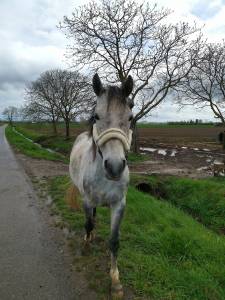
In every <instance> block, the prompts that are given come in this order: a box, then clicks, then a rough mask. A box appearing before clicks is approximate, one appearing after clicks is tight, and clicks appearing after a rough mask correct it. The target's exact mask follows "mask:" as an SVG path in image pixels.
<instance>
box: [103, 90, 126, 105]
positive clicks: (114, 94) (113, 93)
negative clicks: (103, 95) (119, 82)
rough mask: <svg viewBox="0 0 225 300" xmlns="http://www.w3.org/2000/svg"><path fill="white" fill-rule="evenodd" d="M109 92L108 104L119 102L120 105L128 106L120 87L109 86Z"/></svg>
mask: <svg viewBox="0 0 225 300" xmlns="http://www.w3.org/2000/svg"><path fill="white" fill-rule="evenodd" d="M107 91H108V104H110V102H112V101H116V102H118V104H124V105H125V104H126V98H125V97H124V95H123V92H122V90H121V88H119V87H118V86H109V87H108V88H107Z"/></svg>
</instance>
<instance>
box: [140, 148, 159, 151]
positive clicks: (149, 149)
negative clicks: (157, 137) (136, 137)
mask: <svg viewBox="0 0 225 300" xmlns="http://www.w3.org/2000/svg"><path fill="white" fill-rule="evenodd" d="M140 150H142V151H148V152H155V151H156V150H157V149H155V148H146V147H141V148H140Z"/></svg>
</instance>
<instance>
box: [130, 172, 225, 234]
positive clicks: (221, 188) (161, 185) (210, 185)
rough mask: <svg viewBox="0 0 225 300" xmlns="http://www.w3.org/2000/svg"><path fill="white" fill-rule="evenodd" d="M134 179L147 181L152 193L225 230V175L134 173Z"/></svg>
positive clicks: (136, 182) (132, 180)
mask: <svg viewBox="0 0 225 300" xmlns="http://www.w3.org/2000/svg"><path fill="white" fill-rule="evenodd" d="M131 182H132V183H133V184H134V185H136V184H138V182H146V183H147V184H149V186H150V193H151V194H152V195H155V196H157V197H159V198H162V199H165V200H167V201H169V202H170V203H172V204H173V205H175V206H177V207H178V208H181V209H182V210H184V211H185V212H187V213H189V214H191V215H192V216H193V217H194V218H195V219H197V220H198V221H200V222H201V223H203V224H204V225H205V226H207V227H209V228H211V229H213V230H214V231H216V232H218V233H223V234H224V233H225V217H224V216H225V179H224V178H222V177H221V178H208V179H201V180H199V179H196V180H193V179H190V178H177V177H173V176H169V177H165V176H154V177H153V176H151V177H147V176H144V177H143V176H137V175H136V176H135V175H134V176H132V179H131Z"/></svg>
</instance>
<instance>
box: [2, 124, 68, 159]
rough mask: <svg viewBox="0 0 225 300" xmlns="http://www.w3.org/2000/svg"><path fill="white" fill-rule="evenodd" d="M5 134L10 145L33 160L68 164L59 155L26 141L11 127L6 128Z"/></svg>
mask: <svg viewBox="0 0 225 300" xmlns="http://www.w3.org/2000/svg"><path fill="white" fill-rule="evenodd" d="M5 134H6V137H7V139H8V141H9V143H10V144H11V145H13V146H14V147H15V148H16V149H18V150H19V151H20V152H21V153H23V154H25V155H28V156H30V157H33V158H41V159H47V160H60V161H64V162H66V159H65V158H64V157H63V156H62V155H60V154H58V153H51V152H49V151H47V150H46V149H44V148H41V147H39V146H38V145H35V144H34V143H33V142H31V141H29V140H27V139H25V138H24V137H23V136H21V135H20V134H18V133H17V132H16V131H14V130H13V127H11V126H7V127H6V129H5Z"/></svg>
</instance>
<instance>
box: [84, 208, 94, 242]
mask: <svg viewBox="0 0 225 300" xmlns="http://www.w3.org/2000/svg"><path fill="white" fill-rule="evenodd" d="M84 212H85V216H86V222H85V226H84V227H85V231H86V234H85V236H84V240H85V242H91V241H92V240H93V239H94V234H93V229H94V227H95V215H96V208H93V207H90V206H88V205H87V204H84Z"/></svg>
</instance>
